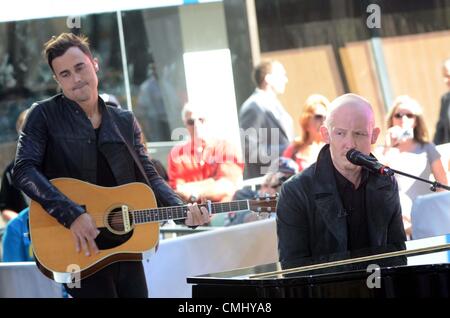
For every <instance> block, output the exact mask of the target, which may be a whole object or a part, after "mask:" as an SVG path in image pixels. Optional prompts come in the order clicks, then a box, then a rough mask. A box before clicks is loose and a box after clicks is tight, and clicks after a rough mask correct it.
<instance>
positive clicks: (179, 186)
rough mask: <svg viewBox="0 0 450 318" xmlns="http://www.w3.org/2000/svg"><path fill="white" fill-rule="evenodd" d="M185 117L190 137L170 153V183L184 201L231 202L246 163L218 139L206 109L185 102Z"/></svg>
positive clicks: (232, 149) (229, 146)
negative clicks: (209, 121)
mask: <svg viewBox="0 0 450 318" xmlns="http://www.w3.org/2000/svg"><path fill="white" fill-rule="evenodd" d="M181 115H182V119H183V122H184V124H185V127H186V130H187V131H188V134H189V140H187V141H186V142H184V143H183V144H181V145H177V146H175V147H174V148H172V150H171V151H170V153H169V158H168V171H167V172H168V175H169V184H170V186H172V188H174V189H175V191H176V192H177V193H178V194H179V195H180V196H181V197H182V198H183V199H184V200H185V201H190V202H197V201H201V200H211V201H229V200H231V198H232V196H233V194H234V192H235V191H236V189H237V187H238V185H239V184H240V183H241V181H242V175H243V170H244V164H243V162H242V160H241V158H240V156H239V151H238V150H237V149H236V148H235V147H234V146H233V145H231V144H230V143H229V142H227V141H225V140H217V139H215V138H213V137H212V135H214V133H213V131H212V129H213V127H210V126H209V125H208V118H207V117H208V116H207V111H206V110H205V109H203V108H202V107H200V106H198V105H196V104H192V103H186V104H185V105H184V107H183V110H182V114H181Z"/></svg>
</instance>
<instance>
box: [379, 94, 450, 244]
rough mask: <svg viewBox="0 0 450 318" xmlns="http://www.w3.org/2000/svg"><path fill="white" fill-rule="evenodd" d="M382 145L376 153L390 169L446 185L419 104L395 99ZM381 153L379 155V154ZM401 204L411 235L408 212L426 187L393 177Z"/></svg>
mask: <svg viewBox="0 0 450 318" xmlns="http://www.w3.org/2000/svg"><path fill="white" fill-rule="evenodd" d="M387 127H388V130H387V135H386V141H385V145H384V146H383V147H381V149H380V148H378V150H377V151H376V153H377V157H378V159H379V160H380V161H381V162H382V163H384V164H386V165H388V166H390V167H391V168H394V169H398V170H400V171H404V172H406V173H409V174H412V175H415V176H418V177H421V178H425V179H427V180H428V179H429V178H430V176H431V174H432V175H433V177H434V179H435V180H436V181H438V182H440V183H442V184H444V185H447V174H446V172H445V170H444V167H443V165H442V161H441V155H440V154H439V152H438V151H437V150H436V146H435V145H434V143H432V142H430V141H429V138H428V130H427V127H426V125H425V121H424V118H423V110H422V107H421V106H420V104H419V103H418V102H417V101H416V100H414V99H413V98H411V97H410V96H407V95H402V96H399V97H397V98H396V99H395V100H394V102H393V105H392V106H391V109H390V111H389V112H388V115H387ZM380 150H381V151H380ZM396 178H397V182H398V185H399V192H400V199H401V203H402V212H403V222H404V225H405V230H406V234H407V235H411V220H410V214H411V208H412V203H413V201H414V200H415V199H416V198H417V196H419V195H425V194H429V193H431V192H430V189H429V185H428V184H426V183H424V182H420V181H418V180H415V179H412V178H408V177H405V176H402V175H396Z"/></svg>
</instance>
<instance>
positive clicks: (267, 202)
mask: <svg viewBox="0 0 450 318" xmlns="http://www.w3.org/2000/svg"><path fill="white" fill-rule="evenodd" d="M248 202H249V205H250V210H251V211H253V212H256V213H263V212H265V213H271V212H275V211H276V207H277V202H278V193H277V194H275V195H266V196H260V197H257V198H256V199H253V200H248Z"/></svg>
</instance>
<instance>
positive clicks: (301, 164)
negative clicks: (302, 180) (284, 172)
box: [282, 143, 305, 172]
mask: <svg viewBox="0 0 450 318" xmlns="http://www.w3.org/2000/svg"><path fill="white" fill-rule="evenodd" d="M294 150H295V144H294V143H290V144H289V146H287V148H286V149H285V150H284V151H283V155H282V156H283V157H286V158H290V159H293V160H295V162H296V163H297V164H298V171H299V172H300V171H302V170H303V169H304V168H303V167H304V165H305V159H303V158H301V157H300V156H298V154H297V153H295V154H294Z"/></svg>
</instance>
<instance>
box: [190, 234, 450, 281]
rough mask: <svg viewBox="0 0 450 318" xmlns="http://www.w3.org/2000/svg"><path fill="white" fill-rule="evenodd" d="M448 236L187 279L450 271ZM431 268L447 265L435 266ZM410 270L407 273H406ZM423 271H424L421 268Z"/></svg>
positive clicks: (264, 278)
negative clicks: (373, 270)
mask: <svg viewBox="0 0 450 318" xmlns="http://www.w3.org/2000/svg"><path fill="white" fill-rule="evenodd" d="M449 250H450V234H447V235H442V236H436V237H429V238H424V239H420V240H412V241H407V242H405V244H399V245H396V246H395V245H389V246H385V247H378V248H369V249H362V250H358V251H354V252H346V253H339V254H333V255H323V256H320V257H314V258H311V257H309V258H303V259H298V260H296V261H295V262H291V263H290V264H283V266H282V264H281V263H280V262H277V263H270V264H265V265H259V266H253V267H246V268H240V269H235V270H232V271H225V272H219V273H212V274H206V275H200V276H195V277H188V278H187V282H188V283H194V284H195V283H204V282H205V281H207V280H209V279H214V281H215V282H218V281H220V282H221V283H225V284H226V283H227V281H229V282H230V283H231V284H236V283H238V284H239V283H241V284H249V283H250V284H258V282H261V281H262V280H264V281H265V282H267V281H270V280H273V281H274V282H275V281H279V280H280V279H281V280H283V279H293V278H297V279H310V278H311V277H312V276H314V277H315V279H317V278H318V277H319V276H322V275H327V276H329V275H339V276H340V277H342V275H350V276H351V275H358V274H364V275H366V276H367V273H368V266H370V265H372V267H370V268H369V269H371V268H376V267H375V266H377V267H379V268H381V269H383V270H384V271H386V270H389V269H390V268H394V267H396V268H398V267H399V266H400V267H403V268H405V270H411V271H414V270H417V265H429V266H428V267H427V268H428V270H430V268H434V269H436V270H437V268H438V267H439V268H445V270H448V268H449V267H450V264H448V263H450V252H449ZM433 264H446V265H445V266H437V265H433ZM408 268H409V269H408ZM422 268H424V267H422Z"/></svg>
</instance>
